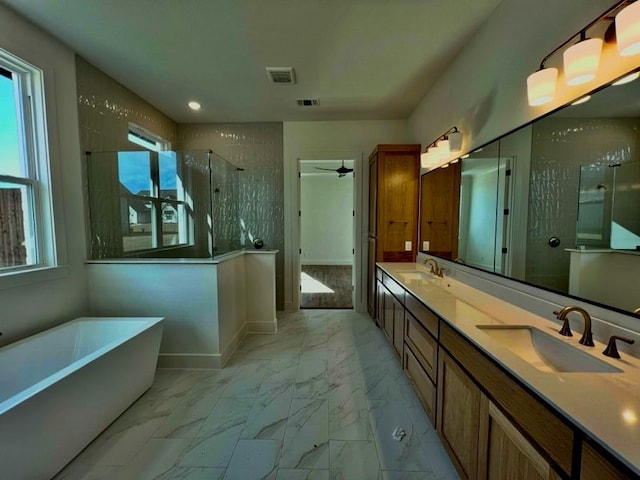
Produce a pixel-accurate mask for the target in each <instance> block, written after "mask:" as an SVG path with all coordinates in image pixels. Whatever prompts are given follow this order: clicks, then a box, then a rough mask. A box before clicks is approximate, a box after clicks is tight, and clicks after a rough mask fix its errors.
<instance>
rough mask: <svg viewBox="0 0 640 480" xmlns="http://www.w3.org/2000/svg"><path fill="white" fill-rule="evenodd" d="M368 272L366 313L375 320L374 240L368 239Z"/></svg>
mask: <svg viewBox="0 0 640 480" xmlns="http://www.w3.org/2000/svg"><path fill="white" fill-rule="evenodd" d="M368 248H369V253H368V270H367V312H369V316H370V317H371V318H374V319H375V318H376V301H375V298H376V239H375V238H372V237H369V241H368Z"/></svg>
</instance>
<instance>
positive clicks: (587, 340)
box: [553, 305, 595, 347]
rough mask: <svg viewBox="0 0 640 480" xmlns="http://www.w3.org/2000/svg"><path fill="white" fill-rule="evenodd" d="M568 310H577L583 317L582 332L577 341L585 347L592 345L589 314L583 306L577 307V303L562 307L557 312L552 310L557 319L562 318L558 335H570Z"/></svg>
mask: <svg viewBox="0 0 640 480" xmlns="http://www.w3.org/2000/svg"><path fill="white" fill-rule="evenodd" d="M570 312H578V313H580V314H581V315H582V318H584V332H583V333H582V338H581V339H580V340H578V343H580V344H581V345H585V346H587V347H593V346H595V344H594V343H593V336H592V335H591V316H590V315H589V312H587V311H586V310H585V309H584V308H581V307H578V306H577V305H569V306H566V307H564V308H563V309H562V310H560V311H559V312H553V313H554V315H556V318H557V319H558V320H562V322H563V323H562V328H561V329H560V332H558V333H560V335H564V336H565V337H572V336H573V333H571V328H570V327H569V319H568V318H567V315H568V314H569V313H570Z"/></svg>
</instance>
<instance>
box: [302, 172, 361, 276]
mask: <svg viewBox="0 0 640 480" xmlns="http://www.w3.org/2000/svg"><path fill="white" fill-rule="evenodd" d="M300 210H301V212H302V216H301V217H300V223H301V234H302V238H301V248H302V255H301V257H300V261H301V262H302V264H303V265H305V264H306V265H351V264H352V263H353V254H352V253H351V250H352V249H353V248H354V245H353V214H352V211H353V176H352V175H346V176H344V177H338V175H337V174H335V173H329V172H327V173H326V174H313V175H303V176H302V177H301V178H300Z"/></svg>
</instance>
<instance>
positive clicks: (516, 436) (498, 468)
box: [478, 395, 560, 480]
mask: <svg viewBox="0 0 640 480" xmlns="http://www.w3.org/2000/svg"><path fill="white" fill-rule="evenodd" d="M478 445H479V453H478V479H479V480H494V479H503V478H504V479H508V478H517V479H518V480H555V479H559V478H560V477H558V476H557V475H556V474H555V472H554V471H553V469H552V468H551V466H550V465H549V462H547V461H546V460H545V459H544V458H543V457H542V456H541V455H540V454H539V453H538V452H537V450H536V449H535V448H534V447H533V446H532V445H531V444H530V443H529V442H528V441H527V440H526V439H525V438H524V436H523V435H522V434H521V433H520V432H519V431H518V430H517V429H516V427H515V426H514V425H513V424H512V423H511V422H510V421H509V419H507V417H505V416H504V414H503V413H502V412H501V411H500V410H499V409H498V407H496V406H495V405H494V404H493V403H492V402H491V401H490V400H489V399H488V398H487V397H485V396H484V395H483V396H482V399H481V415H480V441H479V442H478Z"/></svg>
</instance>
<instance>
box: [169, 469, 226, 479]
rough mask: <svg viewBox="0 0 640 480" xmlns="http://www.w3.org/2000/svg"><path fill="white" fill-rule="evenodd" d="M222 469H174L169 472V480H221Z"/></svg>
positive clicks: (222, 475)
mask: <svg viewBox="0 0 640 480" xmlns="http://www.w3.org/2000/svg"><path fill="white" fill-rule="evenodd" d="M225 470H226V469H224V468H211V467H176V468H174V469H173V471H172V472H171V477H170V478H171V480H222V477H224V472H225Z"/></svg>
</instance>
